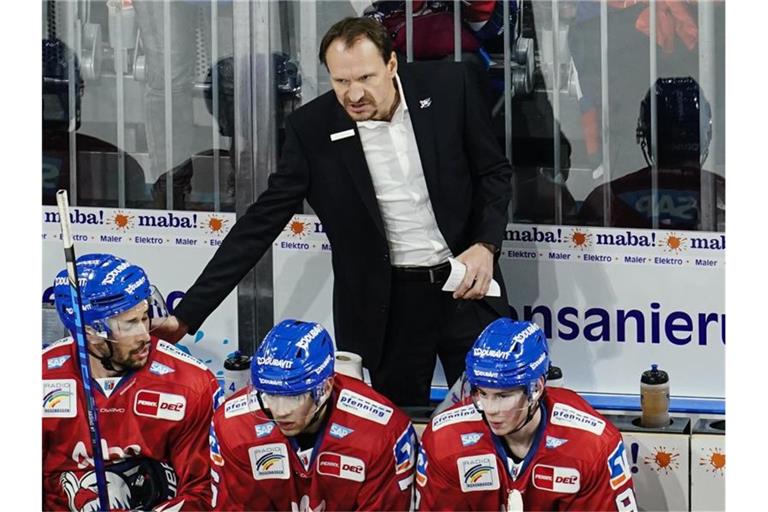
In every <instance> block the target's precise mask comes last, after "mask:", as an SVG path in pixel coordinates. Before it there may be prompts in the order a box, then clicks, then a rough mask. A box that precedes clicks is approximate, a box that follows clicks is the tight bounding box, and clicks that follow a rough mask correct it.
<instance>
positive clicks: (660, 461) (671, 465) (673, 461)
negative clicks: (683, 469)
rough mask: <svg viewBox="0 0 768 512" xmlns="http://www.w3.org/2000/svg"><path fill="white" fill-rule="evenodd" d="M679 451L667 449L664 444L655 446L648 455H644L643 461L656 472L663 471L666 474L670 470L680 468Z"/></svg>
mask: <svg viewBox="0 0 768 512" xmlns="http://www.w3.org/2000/svg"><path fill="white" fill-rule="evenodd" d="M678 457H680V454H679V453H676V452H675V451H674V450H672V449H667V447H665V446H657V447H655V448H654V449H653V451H652V452H651V456H650V457H644V458H643V462H644V463H645V464H647V465H648V466H651V469H653V470H654V471H656V472H657V473H661V472H662V471H663V472H664V474H665V475H668V474H669V473H670V472H671V471H674V470H676V469H680V463H679V462H678V460H677V459H678Z"/></svg>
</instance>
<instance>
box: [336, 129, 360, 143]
mask: <svg viewBox="0 0 768 512" xmlns="http://www.w3.org/2000/svg"><path fill="white" fill-rule="evenodd" d="M354 136H355V130H352V129H350V130H344V131H343V132H336V133H332V134H331V142H336V141H337V140H340V139H346V138H347V137H354Z"/></svg>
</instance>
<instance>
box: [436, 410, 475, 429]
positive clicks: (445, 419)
mask: <svg viewBox="0 0 768 512" xmlns="http://www.w3.org/2000/svg"><path fill="white" fill-rule="evenodd" d="M482 419H483V417H482V416H480V413H479V412H477V409H475V406H474V405H473V404H469V405H465V406H463V407H459V408H458V409H449V410H447V411H445V412H444V413H441V414H438V415H437V416H435V417H434V418H433V419H432V430H433V431H435V432H436V431H438V430H440V429H441V428H443V427H445V426H446V425H451V424H453V423H460V422H462V421H480V420H482Z"/></svg>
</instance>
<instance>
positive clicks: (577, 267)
mask: <svg viewBox="0 0 768 512" xmlns="http://www.w3.org/2000/svg"><path fill="white" fill-rule="evenodd" d="M330 250H331V248H330V246H329V244H328V240H327V238H326V237H325V235H324V233H323V228H322V225H321V224H320V223H319V221H318V219H317V218H316V217H314V216H309V215H297V216H295V217H294V218H293V220H291V222H289V223H288V225H287V226H286V228H285V230H284V231H283V233H282V234H281V235H280V237H278V239H277V240H276V241H275V243H274V246H273V261H274V300H275V320H276V321H279V320H281V319H284V318H300V319H305V320H315V321H319V322H321V323H323V325H325V326H326V327H327V328H328V329H329V330H330V331H331V333H333V330H332V329H333V317H332V312H331V293H332V286H333V272H332V271H331V263H330V262H331V258H330ZM500 265H501V268H502V272H503V274H504V281H505V283H506V286H507V294H508V297H509V300H510V305H511V306H512V308H513V311H514V313H515V314H516V315H517V317H518V318H519V319H522V318H525V319H533V320H534V321H535V322H537V323H538V324H539V325H541V326H542V327H543V328H544V329H545V331H546V333H547V337H548V339H550V340H551V351H552V359H553V361H554V363H555V364H556V365H557V366H560V367H561V368H562V370H563V374H564V377H565V384H566V386H568V387H570V388H572V389H575V390H577V391H580V392H596V393H632V394H637V393H639V386H640V383H639V381H640V374H641V373H642V371H643V370H645V369H648V368H650V365H651V364H652V363H657V364H658V365H659V367H660V368H662V369H664V370H665V371H667V372H668V373H669V375H670V382H671V393H672V395H675V396H691V397H711V398H724V397H725V379H724V373H725V363H724V360H725V359H724V358H725V307H724V306H725V235H723V234H721V233H706V232H690V231H687V232H674V231H664V230H655V231H654V230H638V229H617V228H585V227H569V226H539V225H519V224H510V225H509V226H508V230H507V233H506V240H505V242H504V244H503V247H502V255H501V260H500ZM360 299H361V300H364V297H361V298H360ZM441 377H442V374H441V372H437V374H436V379H435V380H434V381H433V384H435V385H445V382H444V380H442V379H441Z"/></svg>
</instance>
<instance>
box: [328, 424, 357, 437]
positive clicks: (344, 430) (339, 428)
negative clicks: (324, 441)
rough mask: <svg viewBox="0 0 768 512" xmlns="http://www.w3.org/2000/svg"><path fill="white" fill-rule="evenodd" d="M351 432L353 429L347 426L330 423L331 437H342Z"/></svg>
mask: <svg viewBox="0 0 768 512" xmlns="http://www.w3.org/2000/svg"><path fill="white" fill-rule="evenodd" d="M352 432H354V430H353V429H351V428H349V427H345V426H343V425H339V424H338V423H331V431H330V434H331V437H335V438H336V439H344V438H345V437H347V436H348V435H349V434H351V433H352Z"/></svg>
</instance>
